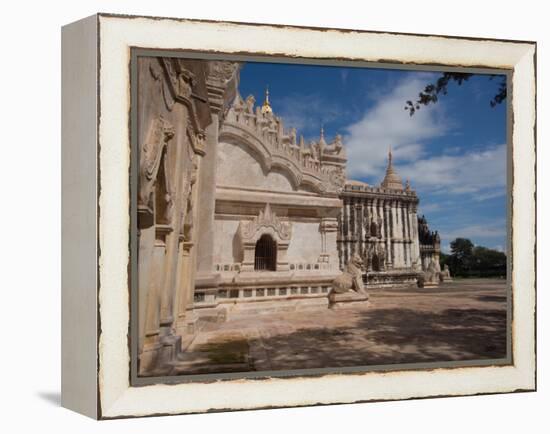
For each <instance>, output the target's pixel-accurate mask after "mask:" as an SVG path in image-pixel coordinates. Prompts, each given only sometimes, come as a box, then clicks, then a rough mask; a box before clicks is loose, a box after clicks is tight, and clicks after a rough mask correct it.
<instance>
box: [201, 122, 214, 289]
mask: <svg viewBox="0 0 550 434" xmlns="http://www.w3.org/2000/svg"><path fill="white" fill-rule="evenodd" d="M218 134H219V119H218V114H217V113H216V114H212V123H211V124H210V125H209V126H208V127H207V128H206V154H205V156H204V157H203V158H202V161H201V170H200V202H201V203H200V207H199V212H198V214H199V217H198V224H199V227H200V230H199V232H198V240H197V278H198V279H201V278H203V279H204V278H209V277H211V276H212V274H213V273H214V260H213V257H214V210H215V207H216V163H217V157H218V156H217V146H218Z"/></svg>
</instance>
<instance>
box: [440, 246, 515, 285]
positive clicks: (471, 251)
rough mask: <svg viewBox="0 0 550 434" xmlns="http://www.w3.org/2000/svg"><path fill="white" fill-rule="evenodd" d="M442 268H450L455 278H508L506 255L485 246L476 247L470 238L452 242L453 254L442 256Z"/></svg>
mask: <svg viewBox="0 0 550 434" xmlns="http://www.w3.org/2000/svg"><path fill="white" fill-rule="evenodd" d="M440 263H441V267H442V268H443V266H444V265H445V264H447V265H448V266H449V269H450V271H451V274H452V275H453V276H462V277H469V276H478V277H489V276H506V254H505V253H503V252H499V251H498V250H493V249H489V248H487V247H483V246H474V244H473V243H472V242H471V241H470V240H469V239H468V238H456V239H455V240H454V241H452V242H451V254H450V255H445V254H443V253H442V254H441V255H440Z"/></svg>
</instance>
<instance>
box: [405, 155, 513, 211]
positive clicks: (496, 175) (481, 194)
mask: <svg viewBox="0 0 550 434" xmlns="http://www.w3.org/2000/svg"><path fill="white" fill-rule="evenodd" d="M399 173H400V174H401V175H402V176H403V177H406V178H409V179H410V180H411V183H412V184H413V186H415V187H420V188H422V189H423V190H433V191H444V192H446V193H458V194H463V193H471V194H473V195H472V198H473V199H475V200H478V201H483V200H486V199H491V198H494V197H498V196H502V195H504V194H505V193H506V191H505V186H506V145H497V146H492V147H489V148H487V149H484V150H481V151H472V152H469V153H466V154H462V155H441V156H434V157H430V158H425V159H420V160H416V161H413V162H410V163H408V164H405V165H402V166H400V167H399ZM474 193H475V194H474Z"/></svg>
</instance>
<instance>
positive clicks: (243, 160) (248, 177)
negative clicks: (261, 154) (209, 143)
mask: <svg viewBox="0 0 550 434" xmlns="http://www.w3.org/2000/svg"><path fill="white" fill-rule="evenodd" d="M216 182H217V184H218V185H225V186H241V187H245V188H256V189H262V190H268V191H283V192H294V191H297V190H296V189H295V188H294V186H293V185H292V183H291V181H290V179H289V178H288V177H287V176H286V175H285V174H284V173H282V172H280V171H278V170H276V169H273V168H272V169H271V171H270V172H269V173H267V174H266V173H264V171H263V168H262V166H261V165H260V163H259V161H258V160H257V158H256V157H255V156H254V155H253V151H251V150H249V149H248V148H247V147H246V146H245V145H237V144H232V143H224V142H220V143H219V145H218V161H217V174H216Z"/></svg>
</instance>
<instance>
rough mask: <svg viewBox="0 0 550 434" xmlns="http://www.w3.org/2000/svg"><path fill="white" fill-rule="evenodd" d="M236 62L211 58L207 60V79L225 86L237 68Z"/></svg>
mask: <svg viewBox="0 0 550 434" xmlns="http://www.w3.org/2000/svg"><path fill="white" fill-rule="evenodd" d="M239 66H240V64H239V63H238V62H227V61H220V60H212V61H210V62H208V81H209V82H210V83H211V84H214V85H218V86H220V87H222V86H225V85H226V84H227V83H228V82H229V81H230V80H231V79H232V78H233V77H234V75H235V73H236V72H237V70H238V69H239Z"/></svg>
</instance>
